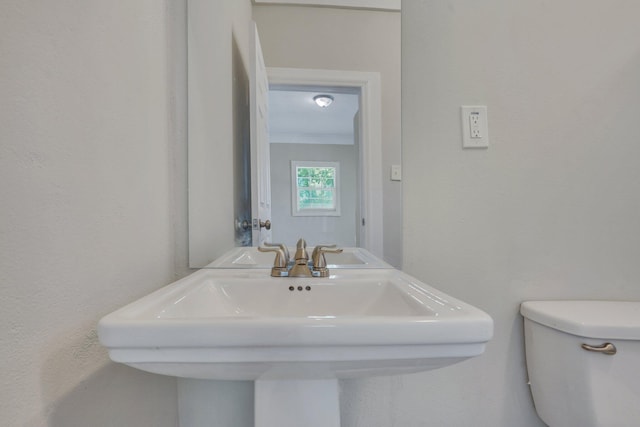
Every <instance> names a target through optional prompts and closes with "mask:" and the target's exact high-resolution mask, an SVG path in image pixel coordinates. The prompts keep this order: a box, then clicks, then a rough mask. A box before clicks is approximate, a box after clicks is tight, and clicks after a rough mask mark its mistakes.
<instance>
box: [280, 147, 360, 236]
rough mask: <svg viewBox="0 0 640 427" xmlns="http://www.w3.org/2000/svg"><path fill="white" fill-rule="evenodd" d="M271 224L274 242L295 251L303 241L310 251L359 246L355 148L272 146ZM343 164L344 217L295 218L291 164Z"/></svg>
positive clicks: (341, 214)
mask: <svg viewBox="0 0 640 427" xmlns="http://www.w3.org/2000/svg"><path fill="white" fill-rule="evenodd" d="M270 147H271V222H272V223H273V226H272V230H271V231H272V233H273V241H274V242H282V243H285V244H286V245H287V246H288V247H290V248H291V247H293V248H295V244H296V242H297V241H298V239H299V238H301V237H302V238H304V239H305V240H306V241H307V244H308V245H309V247H312V246H315V245H317V244H320V243H332V244H336V245H338V246H342V247H353V246H356V244H355V242H356V223H357V215H358V213H357V210H356V208H357V206H356V201H357V200H358V198H357V197H356V193H357V191H358V190H357V186H356V180H357V165H358V163H357V159H358V151H357V150H356V146H355V145H354V144H351V145H338V144H289V143H284V144H283V143H271V146H270ZM292 160H310V161H323V162H324V161H326V162H339V163H340V177H339V179H340V183H339V188H340V216H324V217H314V216H293V215H292V213H291V161H292Z"/></svg>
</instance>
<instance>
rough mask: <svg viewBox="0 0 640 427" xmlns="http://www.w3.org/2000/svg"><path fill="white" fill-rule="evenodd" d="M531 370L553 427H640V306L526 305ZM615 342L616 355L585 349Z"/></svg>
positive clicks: (539, 405)
mask: <svg viewBox="0 0 640 427" xmlns="http://www.w3.org/2000/svg"><path fill="white" fill-rule="evenodd" d="M520 313H521V314H522V316H524V335H525V349H526V362H527V371H528V374H529V382H530V385H531V394H532V396H533V401H534V404H535V407H536V411H537V413H538V415H539V416H540V418H541V419H542V420H543V421H544V422H545V423H546V424H547V425H549V426H551V427H574V426H575V427H632V426H633V427H637V426H640V302H626V301H625V302H621V301H528V302H524V303H522V305H521V307H520ZM606 343H611V344H613V345H614V346H615V348H616V353H615V354H614V355H607V354H604V353H601V352H596V351H588V350H585V349H583V348H582V344H587V345H590V346H594V347H597V346H601V345H603V344H606Z"/></svg>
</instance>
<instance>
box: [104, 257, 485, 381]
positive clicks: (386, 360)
mask: <svg viewBox="0 0 640 427" xmlns="http://www.w3.org/2000/svg"><path fill="white" fill-rule="evenodd" d="M332 273H334V274H332V275H331V277H329V278H324V279H322V278H274V277H270V276H269V272H268V270H253V269H203V270H199V271H197V272H196V273H194V274H192V275H190V276H188V277H186V278H184V279H182V280H179V281H177V282H175V283H173V284H171V285H169V286H166V287H164V288H162V289H160V290H158V291H156V292H154V293H152V294H150V295H147V296H146V297H143V298H141V299H140V300H138V301H135V302H133V303H131V304H129V305H127V306H125V307H123V308H121V309H120V310H117V311H115V312H113V313H111V314H109V315H107V316H105V317H104V318H103V319H102V320H101V321H100V323H99V325H98V333H99V337H100V341H101V342H102V344H103V345H105V346H106V347H107V348H108V349H109V355H110V357H111V358H112V359H113V360H114V361H116V362H122V363H125V364H128V365H130V366H133V367H136V368H139V369H142V370H145V371H149V372H155V373H159V374H165V375H173V376H178V377H186V378H199V379H224V380H274V379H276V380H282V379H296V380H299V379H305V380H306V379H336V378H352V377H361V376H370V375H390V374H398V373H409V372H416V371H422V370H428V369H434V368H438V367H442V366H446V365H449V364H452V363H456V362H459V361H462V360H465V359H467V358H470V357H474V356H477V355H480V354H482V353H483V352H484V349H485V344H486V342H487V341H488V340H489V339H490V338H491V336H492V333H493V321H492V320H491V318H490V317H489V316H488V315H487V314H485V313H484V312H482V311H481V310H479V309H477V308H474V307H472V306H470V305H468V304H466V303H464V302H462V301H459V300H457V299H455V298H452V297H450V296H448V295H446V294H444V293H442V292H440V291H438V290H436V289H434V288H432V287H430V286H428V285H426V284H424V283H421V282H420V281H418V280H417V279H415V278H413V277H411V276H409V275H407V274H405V273H403V272H401V271H398V270H394V269H371V270H362V269H360V270H355V269H345V270H337V271H333V272H332Z"/></svg>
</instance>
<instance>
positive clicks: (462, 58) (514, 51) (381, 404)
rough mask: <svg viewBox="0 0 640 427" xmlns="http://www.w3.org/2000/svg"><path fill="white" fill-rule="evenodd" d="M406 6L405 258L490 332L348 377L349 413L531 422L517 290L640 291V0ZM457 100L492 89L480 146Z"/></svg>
mask: <svg viewBox="0 0 640 427" xmlns="http://www.w3.org/2000/svg"><path fill="white" fill-rule="evenodd" d="M402 8H403V11H402V16H403V21H402V30H403V40H402V42H403V45H402V46H403V62H402V69H403V75H402V83H403V93H402V99H403V163H404V178H405V181H404V190H405V192H404V224H405V233H404V251H403V252H404V261H405V262H404V267H405V269H406V271H408V272H409V273H411V274H414V275H416V276H417V277H418V278H420V279H422V280H424V281H426V282H428V283H430V284H432V285H433V286H436V287H437V288H439V289H442V290H443V291H445V292H448V293H450V294H451V295H454V296H456V297H459V298H461V299H462V300H465V301H467V302H469V303H472V304H474V305H476V306H478V307H481V308H483V309H484V310H486V311H487V312H488V313H489V314H490V315H491V316H492V317H493V319H494V321H495V338H494V339H493V341H492V342H491V343H490V344H489V346H488V349H487V352H486V354H485V355H483V356H482V357H479V358H477V359H474V360H471V361H467V362H464V363H462V364H460V365H457V366H452V367H449V368H446V369H443V370H441V371H434V372H432V373H424V374H419V375H410V376H406V377H400V378H391V379H379V380H371V381H368V382H363V383H361V384H357V385H352V386H351V387H353V388H354V389H357V390H359V391H361V392H362V394H361V397H359V398H358V397H355V396H354V397H351V399H354V401H353V402H350V403H349V405H350V407H351V408H353V409H354V410H355V409H357V408H359V409H360V411H358V414H356V413H355V411H354V412H353V413H349V414H348V415H347V420H348V421H349V422H348V423H347V425H350V426H365V425H366V426H380V427H382V426H390V425H398V426H406V427H412V426H416V427H417V426H423V425H426V424H427V423H426V422H425V420H426V419H427V418H428V419H429V420H430V421H429V423H428V424H429V425H434V426H447V427H456V426H460V427H463V426H464V427H467V426H470V425H473V426H487V427H496V426H503V427H511V426H518V427H530V426H531V427H533V426H541V425H542V423H541V422H540V421H539V419H538V418H537V416H536V414H535V412H534V409H533V406H532V402H531V398H530V394H529V390H528V388H527V385H526V382H527V375H526V371H525V359H524V354H523V336H522V321H521V317H520V315H519V314H518V309H519V304H520V302H522V301H524V300H533V299H571V298H574V299H579V298H583V299H614V300H616V299H622V300H640V263H638V260H639V259H640V245H639V244H638V242H640V220H639V218H640V160H639V159H640V144H639V143H638V142H639V141H640V139H639V138H638V131H637V123H638V120H637V118H638V117H640V104H638V99H640V26H639V25H638V20H637V17H638V16H640V3H638V2H633V1H626V0H614V1H609V2H606V3H603V2H600V1H595V0H584V1H572V0H564V1H555V2H547V1H526V2H515V3H514V2H510V1H506V0H489V1H484V2H468V1H463V0H445V1H418V0H405V1H403V2H402ZM461 105H487V106H488V116H489V135H490V140H491V141H490V143H491V146H490V148H489V149H488V150H482V149H481V150H463V149H462V148H461V125H460V106H461ZM351 387H350V388H351ZM383 396H386V399H385V398H383ZM560 397H561V396H558V398H560Z"/></svg>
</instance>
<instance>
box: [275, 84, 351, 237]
mask: <svg viewBox="0 0 640 427" xmlns="http://www.w3.org/2000/svg"><path fill="white" fill-rule="evenodd" d="M319 95H327V98H328V99H329V100H330V101H331V103H330V105H327V106H324V105H323V104H322V101H323V100H322V99H320V100H318V101H320V102H316V100H314V98H316V99H317V97H318V96H319ZM359 111H360V89H359V88H350V87H339V88H336V87H321V86H299V85H295V86H294V85H272V86H271V87H270V91H269V143H270V152H271V155H270V169H271V201H272V212H271V215H272V223H273V224H274V226H273V229H272V233H273V241H274V242H282V243H286V244H288V245H293V244H294V243H295V242H296V241H297V239H298V238H300V237H304V238H305V239H306V240H307V242H308V243H309V244H310V245H316V244H320V243H326V244H331V243H335V244H337V245H339V246H343V247H350V246H359V245H360V235H359V230H360V226H359V224H360V223H361V221H362V218H361V214H360V211H361V209H360V203H361V197H360V195H361V191H360V178H359V177H360V161H359V159H360V142H359V131H358V129H359V126H360V124H359Z"/></svg>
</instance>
